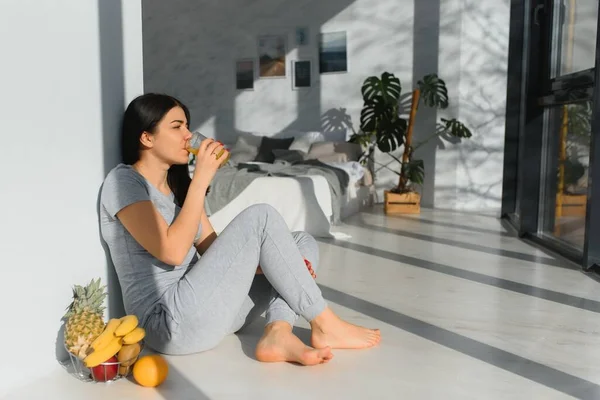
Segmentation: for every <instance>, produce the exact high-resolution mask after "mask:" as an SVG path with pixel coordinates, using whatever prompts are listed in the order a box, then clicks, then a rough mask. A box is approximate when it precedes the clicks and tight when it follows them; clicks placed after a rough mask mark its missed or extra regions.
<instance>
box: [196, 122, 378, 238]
mask: <svg viewBox="0 0 600 400" xmlns="http://www.w3.org/2000/svg"><path fill="white" fill-rule="evenodd" d="M284 136H285V135H284ZM265 138H267V139H265ZM340 139H341V138H339V137H338V138H331V137H327V136H326V135H324V134H323V133H321V132H318V133H315V132H303V133H295V135H294V136H292V140H289V138H286V137H284V138H282V139H279V138H272V137H267V136H260V135H252V134H250V135H244V136H241V137H240V138H238V140H237V142H236V143H235V144H233V145H230V146H229V148H230V149H231V161H230V163H229V164H228V165H227V166H225V167H223V168H221V169H220V170H219V172H218V173H217V175H216V176H215V179H214V180H213V183H212V184H211V193H209V195H208V196H207V211H208V213H209V218H210V220H211V223H212V224H213V226H214V228H215V230H216V231H217V233H219V232H221V231H222V230H223V229H224V228H225V227H226V226H227V224H229V222H231V221H232V220H233V218H235V216H236V215H238V214H239V213H240V212H241V211H242V210H244V209H245V208H247V207H248V206H251V205H253V204H259V203H266V204H269V205H271V206H273V207H274V208H275V209H276V210H277V211H278V212H279V213H280V214H281V215H282V216H283V218H284V220H285V222H286V224H287V225H288V228H289V229H290V230H292V231H306V232H308V233H310V234H312V235H313V236H317V237H337V238H342V237H346V236H347V235H344V234H343V233H341V232H338V231H336V226H337V225H339V223H340V221H342V220H343V219H344V218H347V217H348V216H350V215H353V214H355V213H356V212H358V211H359V210H360V209H361V208H363V207H365V206H368V205H370V204H372V203H373V199H374V196H375V190H374V186H373V179H372V177H371V174H370V172H369V171H368V169H366V168H365V167H363V166H362V165H360V164H359V163H358V162H357V161H358V158H359V156H360V149H356V145H353V144H347V143H346V142H345V141H343V140H340ZM278 140H279V141H281V140H287V142H286V143H282V142H279V143H277V141H278ZM290 143H291V144H290ZM293 143H295V145H292V144H293ZM274 144H278V145H280V146H283V147H286V148H285V149H281V148H279V149H276V148H273V146H274ZM275 147H276V146H275ZM349 149H350V150H349ZM332 150H333V151H332ZM261 151H263V152H267V153H268V155H267V156H266V157H265V155H264V154H263V155H262V156H261V154H260V153H261ZM191 169H192V170H193V166H192V168H191ZM305 172H306V173H305ZM292 175H293V176H292ZM335 177H337V178H338V179H337V180H339V184H340V187H339V188H338V187H337V183H336V182H337V181H336V178H335ZM240 182H242V184H241V185H240ZM236 185H238V186H239V187H237V188H235V186H236ZM340 189H341V190H340ZM215 205H216V206H215Z"/></svg>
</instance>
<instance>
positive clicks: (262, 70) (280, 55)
mask: <svg viewBox="0 0 600 400" xmlns="http://www.w3.org/2000/svg"><path fill="white" fill-rule="evenodd" d="M286 52H287V38H286V35H263V36H259V37H258V63H259V64H258V71H259V76H260V77H261V78H285V77H286Z"/></svg>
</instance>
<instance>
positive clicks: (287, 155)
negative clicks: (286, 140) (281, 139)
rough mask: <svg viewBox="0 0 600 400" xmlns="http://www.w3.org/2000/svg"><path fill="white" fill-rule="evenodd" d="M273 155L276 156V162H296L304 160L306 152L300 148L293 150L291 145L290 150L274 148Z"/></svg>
mask: <svg viewBox="0 0 600 400" xmlns="http://www.w3.org/2000/svg"><path fill="white" fill-rule="evenodd" d="M273 155H274V156H275V161H274V162H277V161H286V162H288V163H294V162H298V161H302V160H304V157H305V156H306V153H305V152H303V151H300V150H292V148H291V147H290V149H289V150H284V149H275V150H273Z"/></svg>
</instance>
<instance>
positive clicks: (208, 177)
mask: <svg viewBox="0 0 600 400" xmlns="http://www.w3.org/2000/svg"><path fill="white" fill-rule="evenodd" d="M222 147H223V145H222V144H220V143H218V142H215V141H214V140H212V139H207V140H205V141H203V142H202V143H201V145H200V148H199V149H198V155H197V158H196V170H195V173H194V177H193V178H192V181H191V183H190V186H189V189H188V192H187V195H186V198H185V201H184V202H183V205H182V207H181V211H180V212H179V215H178V216H177V218H175V220H174V221H173V223H172V224H171V225H170V226H169V224H167V222H166V221H165V219H164V218H163V217H162V215H161V214H160V213H159V212H158V210H157V209H156V208H155V207H154V205H153V204H152V202H151V201H139V202H136V203H133V204H131V205H129V206H127V207H124V208H123V209H122V210H120V211H119V212H118V213H117V217H118V218H119V220H120V221H121V223H122V224H123V226H124V227H125V229H127V231H129V233H130V234H131V236H133V238H134V239H135V240H136V241H137V242H138V243H139V244H140V245H141V246H142V247H143V248H144V249H146V250H147V251H148V252H149V253H150V254H152V255H153V256H154V257H156V258H158V259H159V260H161V261H162V262H164V263H166V264H168V265H173V266H175V265H180V264H181V263H183V261H184V260H185V257H186V255H187V253H188V252H189V251H190V248H191V247H192V245H194V238H195V237H196V234H197V233H198V226H199V225H200V223H201V221H202V218H203V215H204V216H205V215H206V212H205V211H204V200H205V196H206V189H207V188H208V185H209V184H210V182H211V181H212V179H213V177H214V176H215V173H216V172H217V168H218V167H219V164H220V163H221V161H220V160H218V159H217V158H216V157H215V154H216V152H217V151H219V150H220V149H221V148H222ZM211 228H212V227H211ZM213 232H214V230H213Z"/></svg>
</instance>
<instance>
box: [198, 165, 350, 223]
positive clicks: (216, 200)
mask: <svg viewBox="0 0 600 400" xmlns="http://www.w3.org/2000/svg"><path fill="white" fill-rule="evenodd" d="M301 175H319V176H322V177H324V178H325V179H327V182H328V183H329V190H330V191H331V203H332V204H331V205H332V209H333V223H338V222H339V221H340V214H341V208H342V196H344V195H345V194H346V190H347V188H348V182H349V181H350V177H349V176H348V174H347V173H346V171H344V170H342V169H339V168H335V167H332V166H330V165H327V164H324V163H322V162H320V161H318V160H303V161H299V162H295V163H293V164H239V165H238V166H237V167H230V166H226V167H223V168H220V169H219V170H218V171H217V174H216V175H215V177H214V179H213V181H212V183H211V185H210V192H209V193H208V196H206V204H207V208H208V210H207V212H208V213H209V215H210V214H213V213H216V212H217V211H219V210H220V209H221V208H223V207H225V206H226V205H227V204H228V203H229V202H231V201H232V200H233V199H235V198H236V197H237V196H238V195H239V194H240V193H241V192H242V191H243V190H244V189H245V188H246V187H247V186H248V185H250V184H251V183H252V181H253V180H254V179H256V178H260V177H264V176H290V177H295V176H301ZM274 189H275V190H276V188H274Z"/></svg>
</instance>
